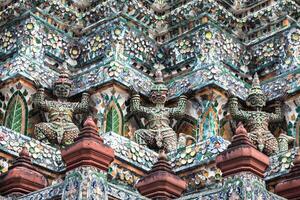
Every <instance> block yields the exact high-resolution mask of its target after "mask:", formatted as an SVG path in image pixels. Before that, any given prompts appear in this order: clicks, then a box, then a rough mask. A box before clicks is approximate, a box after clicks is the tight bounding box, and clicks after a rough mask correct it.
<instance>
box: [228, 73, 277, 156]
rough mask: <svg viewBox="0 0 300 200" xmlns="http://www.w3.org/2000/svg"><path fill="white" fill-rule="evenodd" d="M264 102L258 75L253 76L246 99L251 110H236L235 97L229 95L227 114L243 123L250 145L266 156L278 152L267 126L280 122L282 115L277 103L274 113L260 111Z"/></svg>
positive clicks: (236, 100) (236, 102)
mask: <svg viewBox="0 0 300 200" xmlns="http://www.w3.org/2000/svg"><path fill="white" fill-rule="evenodd" d="M266 101H267V98H266V96H265V95H264V93H263V91H262V90H261V87H260V82H259V79H258V75H257V74H255V76H254V78H253V82H252V87H251V88H250V90H249V94H248V97H247V99H246V104H247V106H248V107H250V108H252V110H251V111H244V110H240V109H239V108H238V99H237V97H234V96H232V95H231V96H230V98H229V112H230V114H231V116H232V118H233V119H234V120H237V121H243V122H244V123H245V126H246V128H247V130H248V132H249V137H250V139H251V141H252V143H253V144H254V145H256V146H257V147H258V149H259V150H260V151H262V152H264V153H265V154H267V155H272V154H274V153H276V152H278V142H277V140H276V138H275V137H274V135H273V134H272V133H271V132H270V131H269V129H268V125H269V123H271V122H280V121H282V120H283V113H282V109H281V106H280V104H279V103H277V105H276V108H275V112H274V113H268V112H264V111H262V108H263V107H264V106H265V105H266Z"/></svg>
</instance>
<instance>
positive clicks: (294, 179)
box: [275, 150, 300, 199]
mask: <svg viewBox="0 0 300 200" xmlns="http://www.w3.org/2000/svg"><path fill="white" fill-rule="evenodd" d="M275 193H276V194H278V195H280V196H283V197H284V198H287V199H300V150H298V153H297V155H296V157H295V160H294V166H293V167H292V169H291V171H290V172H289V173H288V174H287V175H286V176H284V177H283V181H281V182H280V183H279V184H277V185H276V187H275Z"/></svg>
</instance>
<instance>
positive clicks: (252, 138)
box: [249, 132, 262, 151]
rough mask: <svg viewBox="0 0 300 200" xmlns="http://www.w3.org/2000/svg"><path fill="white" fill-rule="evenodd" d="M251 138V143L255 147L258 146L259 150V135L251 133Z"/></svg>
mask: <svg viewBox="0 0 300 200" xmlns="http://www.w3.org/2000/svg"><path fill="white" fill-rule="evenodd" d="M249 138H250V141H251V143H252V144H254V146H256V147H257V148H258V147H259V141H258V138H257V134H256V133H254V132H250V133H249ZM261 151H262V150H261Z"/></svg>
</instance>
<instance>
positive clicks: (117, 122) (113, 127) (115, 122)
mask: <svg viewBox="0 0 300 200" xmlns="http://www.w3.org/2000/svg"><path fill="white" fill-rule="evenodd" d="M104 130H105V132H109V131H113V132H115V133H118V134H120V135H123V112H122V110H121V107H120V105H119V103H118V102H117V100H116V99H114V98H113V99H112V100H111V101H110V103H109V106H108V107H107V110H106V112H105V127H104Z"/></svg>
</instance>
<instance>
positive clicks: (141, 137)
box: [134, 129, 155, 147]
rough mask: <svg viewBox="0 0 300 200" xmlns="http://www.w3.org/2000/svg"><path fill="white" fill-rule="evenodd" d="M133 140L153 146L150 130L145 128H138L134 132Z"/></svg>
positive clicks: (152, 136)
mask: <svg viewBox="0 0 300 200" xmlns="http://www.w3.org/2000/svg"><path fill="white" fill-rule="evenodd" d="M134 135H135V141H136V142H137V143H138V144H140V145H147V146H149V147H155V137H154V135H155V134H153V133H152V132H151V131H149V130H147V129H139V130H136V131H135V132H134Z"/></svg>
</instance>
